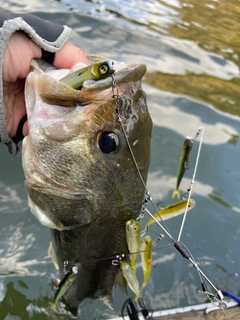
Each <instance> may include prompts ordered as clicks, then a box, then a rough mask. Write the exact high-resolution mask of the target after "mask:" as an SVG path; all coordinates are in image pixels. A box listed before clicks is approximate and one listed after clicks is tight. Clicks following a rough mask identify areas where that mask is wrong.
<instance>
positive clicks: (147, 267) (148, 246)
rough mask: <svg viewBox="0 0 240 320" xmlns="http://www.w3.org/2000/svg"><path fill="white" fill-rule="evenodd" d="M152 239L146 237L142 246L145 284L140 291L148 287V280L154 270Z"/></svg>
mask: <svg viewBox="0 0 240 320" xmlns="http://www.w3.org/2000/svg"><path fill="white" fill-rule="evenodd" d="M152 247H153V243H152V238H151V237H150V236H146V237H145V238H144V241H143V243H142V246H141V258H142V269H143V283H142V285H141V288H140V291H141V290H142V289H144V288H145V287H146V284H147V282H148V278H149V276H150V273H151V270H152Z"/></svg>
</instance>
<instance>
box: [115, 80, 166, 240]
mask: <svg viewBox="0 0 240 320" xmlns="http://www.w3.org/2000/svg"><path fill="white" fill-rule="evenodd" d="M111 77H112V79H113V82H112V92H113V95H112V97H113V98H115V106H116V114H117V117H118V121H119V123H120V125H121V129H122V132H123V135H124V137H125V140H126V143H127V145H128V149H129V152H130V154H131V157H132V159H133V162H134V165H135V167H136V170H137V173H138V176H139V177H140V180H141V182H142V185H143V187H144V189H145V192H146V194H147V199H145V201H144V205H143V208H144V209H145V210H146V204H147V202H148V201H150V202H151V204H152V206H153V207H154V209H155V211H156V213H158V211H159V210H157V207H156V205H155V204H154V202H153V200H152V197H151V196H150V193H149V191H148V189H147V187H146V184H145V182H144V180H143V177H142V175H141V172H140V170H139V168H138V164H137V161H136V159H135V156H134V154H133V151H132V147H131V145H130V143H129V140H128V137H127V134H126V131H125V129H124V126H123V123H122V118H121V115H120V111H119V105H118V102H117V98H118V97H119V95H118V87H117V85H116V81H115V79H114V77H113V75H111ZM114 89H116V90H117V93H116V94H115V93H114ZM147 212H149V211H147ZM142 214H143V212H142ZM141 217H142V216H141V215H140V216H139V218H141ZM159 217H160V220H161V221H162V224H163V225H164V229H165V230H167V232H166V234H168V235H169V234H170V231H169V230H168V228H167V226H166V225H165V223H164V222H163V220H162V217H161V216H160V215H159ZM154 219H155V218H154ZM170 238H172V236H170Z"/></svg>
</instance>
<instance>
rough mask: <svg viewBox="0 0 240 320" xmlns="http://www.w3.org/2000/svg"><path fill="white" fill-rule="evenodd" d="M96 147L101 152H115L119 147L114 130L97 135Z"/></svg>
mask: <svg viewBox="0 0 240 320" xmlns="http://www.w3.org/2000/svg"><path fill="white" fill-rule="evenodd" d="M98 147H99V149H100V150H101V151H102V153H105V154H110V153H116V151H117V150H118V147H119V138H118V136H117V135H116V133H115V132H102V133H101V134H100V135H99V136H98Z"/></svg>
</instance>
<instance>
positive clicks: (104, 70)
mask: <svg viewBox="0 0 240 320" xmlns="http://www.w3.org/2000/svg"><path fill="white" fill-rule="evenodd" d="M108 69H109V67H108V65H106V64H103V65H101V67H100V73H101V74H105V73H107V72H108Z"/></svg>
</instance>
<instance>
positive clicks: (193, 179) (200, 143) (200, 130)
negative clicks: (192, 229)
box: [178, 127, 204, 241]
mask: <svg viewBox="0 0 240 320" xmlns="http://www.w3.org/2000/svg"><path fill="white" fill-rule="evenodd" d="M200 132H201V137H200V142H199V146H198V153H197V157H196V162H195V167H194V171H193V176H192V181H191V184H190V186H189V188H188V190H187V193H188V199H187V205H186V208H185V212H184V215H183V219H182V224H181V226H180V230H179V234H178V241H180V238H181V235H182V231H183V227H184V224H185V220H186V217H187V209H188V204H189V201H190V198H191V194H192V190H193V185H194V182H195V176H196V172H197V167H198V161H199V157H200V152H201V147H202V141H203V135H204V127H200V128H199V129H198V132H197V133H196V135H195V137H194V139H193V141H194V142H195V141H196V139H197V137H198V136H199V134H200ZM194 142H193V143H194ZM183 196H184V195H183Z"/></svg>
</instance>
